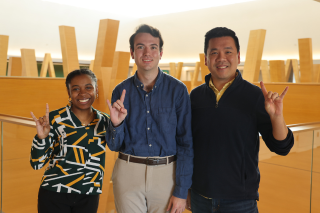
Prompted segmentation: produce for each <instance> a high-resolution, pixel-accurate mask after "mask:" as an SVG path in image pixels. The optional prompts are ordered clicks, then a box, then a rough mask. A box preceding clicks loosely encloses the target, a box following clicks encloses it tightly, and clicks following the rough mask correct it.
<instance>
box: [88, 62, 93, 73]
mask: <svg viewBox="0 0 320 213" xmlns="http://www.w3.org/2000/svg"><path fill="white" fill-rule="evenodd" d="M93 67H94V60H91V61H90V65H89V70H91V71H92V72H93Z"/></svg>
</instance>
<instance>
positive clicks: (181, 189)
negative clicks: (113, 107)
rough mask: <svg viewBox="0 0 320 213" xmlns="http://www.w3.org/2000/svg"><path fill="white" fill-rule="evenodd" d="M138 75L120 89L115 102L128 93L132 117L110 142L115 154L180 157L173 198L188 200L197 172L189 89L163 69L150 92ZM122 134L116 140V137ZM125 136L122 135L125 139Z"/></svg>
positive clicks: (107, 135)
mask: <svg viewBox="0 0 320 213" xmlns="http://www.w3.org/2000/svg"><path fill="white" fill-rule="evenodd" d="M143 87H144V85H143V84H142V83H141V82H140V80H139V79H138V77H137V73H136V74H135V75H134V76H132V77H130V78H128V79H126V80H125V81H123V82H122V83H120V84H119V85H117V86H116V88H115V89H114V91H113V94H112V103H113V102H115V101H116V100H118V99H120V96H121V93H122V91H123V89H125V90H126V97H125V100H124V107H125V108H126V109H127V110H128V115H127V117H126V118H125V120H124V122H123V124H122V125H120V126H119V127H117V128H115V129H116V131H115V132H111V131H107V133H106V141H107V144H108V146H109V148H110V149H111V150H112V151H120V152H123V153H126V154H129V155H134V156H143V157H151V156H160V157H164V156H171V155H177V166H176V185H175V189H174V191H173V195H174V196H175V197H178V198H184V199H186V198H187V194H188V189H189V188H190V187H191V181H192V173H193V144H192V132H191V105H190V99H189V94H188V91H187V88H186V86H185V85H184V84H183V83H182V82H181V81H179V80H177V79H175V78H173V77H171V76H170V75H167V74H165V73H163V72H162V71H161V70H160V69H159V74H158V76H157V79H156V83H155V85H154V86H153V89H152V90H151V91H150V92H146V91H144V90H143ZM115 133H117V134H120V135H119V136H120V137H119V136H118V137H117V138H116V139H115V140H114V141H113V140H111V139H112V137H113V134H115ZM121 135H122V136H121Z"/></svg>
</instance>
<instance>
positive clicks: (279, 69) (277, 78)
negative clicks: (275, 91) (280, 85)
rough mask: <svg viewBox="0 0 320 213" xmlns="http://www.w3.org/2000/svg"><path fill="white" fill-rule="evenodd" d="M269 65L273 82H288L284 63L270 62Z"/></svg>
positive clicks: (278, 61) (279, 61) (280, 61)
mask: <svg viewBox="0 0 320 213" xmlns="http://www.w3.org/2000/svg"><path fill="white" fill-rule="evenodd" d="M269 64H270V79H271V82H286V77H285V66H284V61H282V60H270V61H269Z"/></svg>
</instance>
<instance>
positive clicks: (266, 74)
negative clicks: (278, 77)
mask: <svg viewBox="0 0 320 213" xmlns="http://www.w3.org/2000/svg"><path fill="white" fill-rule="evenodd" d="M261 75H262V81H263V82H264V83H269V82H271V78H270V71H269V64H268V61H267V60H261Z"/></svg>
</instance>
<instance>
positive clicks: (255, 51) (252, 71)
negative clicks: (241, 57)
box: [243, 29, 266, 82]
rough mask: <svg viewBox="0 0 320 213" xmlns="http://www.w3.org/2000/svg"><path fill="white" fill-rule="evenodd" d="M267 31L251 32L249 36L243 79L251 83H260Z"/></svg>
mask: <svg viewBox="0 0 320 213" xmlns="http://www.w3.org/2000/svg"><path fill="white" fill-rule="evenodd" d="M265 37H266V30H263V29H259V30H251V31H250V35H249V41H248V47H247V54H246V61H245V63H244V68H243V78H244V79H245V80H247V81H249V82H257V81H259V74H260V65H261V58H262V52H263V47H264V41H265Z"/></svg>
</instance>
